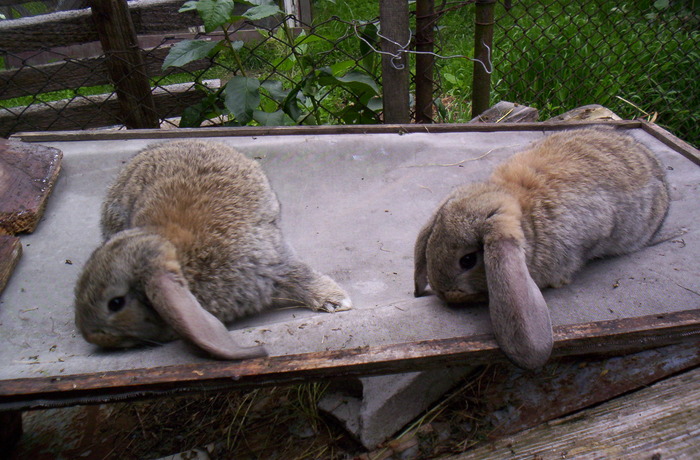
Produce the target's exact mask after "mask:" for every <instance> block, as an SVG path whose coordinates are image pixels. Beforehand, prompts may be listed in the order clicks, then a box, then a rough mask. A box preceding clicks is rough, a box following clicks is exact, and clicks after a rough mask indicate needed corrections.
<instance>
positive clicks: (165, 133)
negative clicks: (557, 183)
mask: <svg viewBox="0 0 700 460" xmlns="http://www.w3.org/2000/svg"><path fill="white" fill-rule="evenodd" d="M596 125H606V126H616V127H618V128H621V129H635V128H640V127H642V126H643V125H642V122H641V121H639V120H605V121H579V122H571V121H566V122H555V123H543V122H529V123H503V124H499V123H483V124H468V123H444V124H430V125H427V124H420V125H419V124H382V125H343V126H337V125H324V126H272V127H264V126H239V127H210V128H178V129H171V130H161V129H131V130H121V131H116V130H115V131H107V130H94V131H43V132H21V133H15V134H13V135H12V136H10V139H18V140H22V141H25V142H60V141H81V140H89V141H97V140H127V139H173V138H182V137H187V138H191V137H224V136H226V137H236V136H250V137H256V136H285V135H324V134H382V133H389V134H391V133H395V134H399V135H402V134H410V133H454V132H503V131H542V132H547V131H559V130H562V129H570V128H572V127H583V126H596Z"/></svg>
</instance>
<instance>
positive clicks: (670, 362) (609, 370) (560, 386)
mask: <svg viewBox="0 0 700 460" xmlns="http://www.w3.org/2000/svg"><path fill="white" fill-rule="evenodd" d="M699 365H700V347H698V342H697V341H695V342H688V343H683V344H677V345H670V346H667V347H661V348H656V349H653V350H646V351H642V352H639V353H632V354H629V355H625V356H614V357H610V358H604V359H601V358H600V357H593V358H592V357H576V358H575V359H563V360H560V361H559V362H557V363H552V364H550V365H548V366H547V367H545V368H543V369H542V370H540V371H538V372H523V371H522V370H521V369H517V368H515V367H514V366H512V365H506V366H493V367H492V368H491V369H490V371H489V373H488V375H487V376H483V377H482V384H481V385H479V386H478V387H473V389H472V392H471V393H469V394H467V395H466V397H467V398H468V399H470V400H474V401H478V402H477V404H478V410H477V412H478V413H484V414H487V415H486V419H485V420H484V422H483V423H484V425H485V428H484V430H485V431H487V432H488V433H489V438H490V439H497V438H500V437H503V436H504V435H507V434H512V433H516V432H518V431H522V430H524V429H527V428H532V427H534V426H537V425H539V424H541V423H544V422H546V421H549V420H553V419H556V418H558V417H562V416H564V415H567V414H570V413H573V412H575V411H577V410H581V409H583V408H586V407H590V406H593V405H595V404H598V403H601V402H603V401H607V400H609V399H612V398H614V397H617V396H620V395H622V394H625V393H629V392H630V391H633V390H636V389H639V388H642V387H645V386H648V385H650V384H652V383H654V382H657V381H659V380H661V379H663V378H666V377H668V376H670V375H675V374H678V373H679V372H682V371H684V370H687V369H691V368H694V367H697V366H699Z"/></svg>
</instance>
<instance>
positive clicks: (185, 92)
mask: <svg viewBox="0 0 700 460" xmlns="http://www.w3.org/2000/svg"><path fill="white" fill-rule="evenodd" d="M201 99H202V92H201V91H199V90H196V89H195V86H194V84H193V83H180V84H177V85H168V86H163V87H158V88H156V89H155V90H153V100H154V102H155V106H156V110H157V115H158V117H159V118H160V119H164V118H169V117H174V116H178V115H180V114H181V113H182V111H183V110H184V109H185V108H186V107H189V106H190V105H193V104H195V103H197V102H199V101H200V100H201ZM121 123H122V120H121V118H120V115H119V104H118V102H117V99H116V97H115V95H114V94H109V95H105V94H101V95H97V96H84V97H81V98H76V99H64V100H62V101H56V102H45V103H42V104H41V105H33V106H29V107H13V108H10V109H0V136H8V135H10V134H11V133H13V132H17V131H27V130H31V131H34V130H44V132H45V134H47V133H48V132H50V131H49V130H65V129H86V128H97V127H105V126H118V125H121ZM143 131H145V130H139V131H137V132H143ZM149 131H150V132H155V133H158V132H159V130H149ZM90 132H92V131H86V132H83V134H88V138H89V137H90V136H89V133H90ZM100 132H101V133H103V134H106V133H107V132H114V131H100ZM95 135H98V134H96V132H95ZM15 139H17V137H15Z"/></svg>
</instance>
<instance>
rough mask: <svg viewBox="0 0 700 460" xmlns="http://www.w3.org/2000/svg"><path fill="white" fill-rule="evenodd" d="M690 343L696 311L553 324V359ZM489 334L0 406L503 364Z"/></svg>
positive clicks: (74, 378)
mask: <svg viewBox="0 0 700 460" xmlns="http://www.w3.org/2000/svg"><path fill="white" fill-rule="evenodd" d="M685 341H694V342H695V343H697V346H700V310H689V311H682V312H675V313H669V314H664V315H651V316H644V317H638V318H628V319H620V320H610V321H598V322H592V323H584V324H577V325H571V326H558V327H556V328H555V330H554V352H553V357H555V358H556V357H562V356H570V355H590V354H605V353H615V354H622V353H625V352H632V351H641V350H644V349H648V348H653V347H658V346H662V345H669V344H674V343H683V342H685ZM505 359H506V358H505V355H504V354H503V353H502V352H501V350H500V349H499V348H498V345H497V344H496V340H495V338H494V337H493V335H492V334H484V335H477V336H472V337H459V338H452V339H440V340H425V341H420V342H412V343H402V344H391V345H382V346H375V347H369V346H368V347H359V348H354V349H347V350H332V351H323V352H313V353H305V354H300V355H286V356H272V357H267V358H258V359H248V360H244V361H238V362H222V361H211V362H207V363H197V364H181V365H173V366H165V367H159V368H149V369H133V370H123V371H110V372H100V373H96V374H79V375H65V376H60V377H56V376H54V377H33V378H20V379H14V380H5V381H1V382H0V408H2V407H3V406H5V407H9V408H11V409H27V408H33V407H42V404H47V403H48V404H51V405H57V404H58V405H60V404H61V401H64V402H65V403H66V404H77V403H80V402H97V401H105V402H106V401H109V400H111V399H112V398H119V399H124V398H138V397H144V396H148V395H154V394H161V393H165V392H168V391H177V392H184V391H192V392H195V391H204V390H207V389H222V388H232V387H237V386H258V385H266V384H279V383H291V382H298V381H308V380H311V379H322V378H342V377H346V376H351V375H353V376H354V375H361V376H367V375H373V374H388V373H397V372H408V371H416V370H420V369H430V368H435V367H445V366H448V367H449V366H461V365H464V364H465V363H469V364H484V363H492V362H498V361H504V360H505Z"/></svg>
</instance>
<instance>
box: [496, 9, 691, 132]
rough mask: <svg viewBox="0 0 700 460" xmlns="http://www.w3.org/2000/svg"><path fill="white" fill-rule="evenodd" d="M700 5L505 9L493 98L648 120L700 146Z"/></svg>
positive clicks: (550, 111)
mask: <svg viewBox="0 0 700 460" xmlns="http://www.w3.org/2000/svg"><path fill="white" fill-rule="evenodd" d="M697 3H698V2H696V1H685V0H677V1H663V0H662V1H644V0H640V1H620V0H615V1H611V0H586V1H568V0H548V1H537V2H536V1H530V2H525V1H517V0H514V1H512V2H501V3H499V5H498V7H497V9H496V24H495V27H496V31H495V35H494V53H493V60H494V67H495V69H494V75H493V93H492V97H493V98H494V99H500V98H504V99H509V100H512V101H515V102H521V103H525V104H531V105H533V106H536V107H537V108H538V109H540V111H541V112H543V114H544V115H545V116H547V115H556V114H558V113H561V112H563V111H565V110H569V109H573V108H575V107H578V106H582V105H586V104H594V103H595V104H601V105H604V106H606V107H608V108H610V109H611V110H613V111H614V112H616V113H617V114H618V115H620V116H621V117H622V118H626V119H632V118H636V117H644V118H646V119H649V120H653V121H655V122H656V123H658V124H660V125H662V126H664V127H667V128H669V129H671V130H672V131H673V132H675V133H676V134H677V135H679V136H680V137H682V138H685V139H686V140H688V141H691V142H694V143H695V144H698V142H699V141H700V132H698V125H699V124H700V15H698V13H699V12H700V11H698V5H697Z"/></svg>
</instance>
